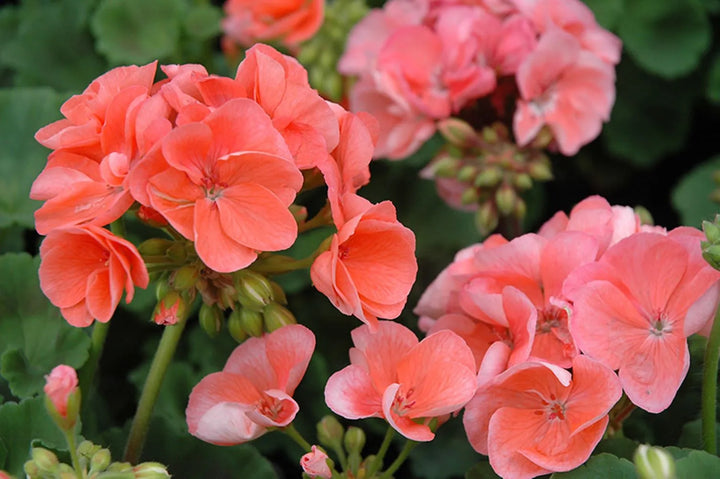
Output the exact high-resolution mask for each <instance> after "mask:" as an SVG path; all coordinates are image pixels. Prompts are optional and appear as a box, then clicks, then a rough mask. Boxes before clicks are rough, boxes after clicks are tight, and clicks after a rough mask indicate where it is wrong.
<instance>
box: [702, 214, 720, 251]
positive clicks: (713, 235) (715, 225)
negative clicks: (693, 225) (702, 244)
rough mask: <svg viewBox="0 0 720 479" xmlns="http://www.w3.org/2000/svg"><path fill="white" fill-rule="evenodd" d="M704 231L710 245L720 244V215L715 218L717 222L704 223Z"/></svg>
mask: <svg viewBox="0 0 720 479" xmlns="http://www.w3.org/2000/svg"><path fill="white" fill-rule="evenodd" d="M702 229H703V232H704V233H705V236H706V237H707V240H708V241H709V242H710V243H713V244H717V243H720V215H716V216H715V221H712V222H710V221H703V222H702Z"/></svg>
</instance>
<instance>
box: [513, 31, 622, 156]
mask: <svg viewBox="0 0 720 479" xmlns="http://www.w3.org/2000/svg"><path fill="white" fill-rule="evenodd" d="M614 83H615V70H614V68H613V65H611V64H609V63H607V62H604V61H602V60H601V59H600V58H598V57H597V56H596V55H594V54H592V53H591V52H589V51H587V50H583V49H582V47H581V45H580V43H579V42H578V40H577V39H576V38H575V37H573V36H572V35H570V34H569V33H566V32H565V31H563V30H559V29H552V30H549V31H547V32H546V33H545V34H543V36H542V37H540V41H539V42H538V45H537V48H536V49H535V51H533V52H532V53H531V54H530V55H528V56H527V58H526V59H525V61H524V62H523V63H522V64H521V65H520V67H519V68H518V71H517V85H518V89H519V90H520V96H521V98H520V99H518V101H517V109H516V111H515V116H514V118H513V130H514V132H515V137H516V139H517V142H518V144H519V145H520V146H524V145H527V144H528V143H530V141H532V139H533V138H535V136H536V135H537V134H538V132H539V131H540V129H541V128H542V127H543V126H547V127H548V128H549V129H550V131H551V132H552V133H553V136H554V138H555V141H556V142H557V145H558V148H559V150H560V152H561V153H562V154H564V155H567V156H572V155H574V154H576V153H577V152H578V150H579V149H580V147H581V146H583V145H585V144H586V143H588V142H590V141H591V140H593V139H595V137H597V136H598V135H599V134H600V130H601V128H602V123H603V122H604V121H607V120H608V119H609V118H610V110H611V108H612V105H613V103H614V101H615V85H614Z"/></svg>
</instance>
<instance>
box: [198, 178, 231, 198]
mask: <svg viewBox="0 0 720 479" xmlns="http://www.w3.org/2000/svg"><path fill="white" fill-rule="evenodd" d="M202 183H203V184H202V186H203V190H205V197H206V198H208V199H210V200H216V199H218V198H219V197H221V196H222V192H223V190H224V189H225V188H226V187H227V184H225V183H222V182H218V181H215V180H213V179H212V178H208V177H205V178H203V180H202Z"/></svg>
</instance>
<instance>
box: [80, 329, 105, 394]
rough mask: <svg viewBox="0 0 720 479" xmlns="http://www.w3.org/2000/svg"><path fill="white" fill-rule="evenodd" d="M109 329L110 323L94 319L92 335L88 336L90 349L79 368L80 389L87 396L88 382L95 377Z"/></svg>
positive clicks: (90, 382) (88, 390)
mask: <svg viewBox="0 0 720 479" xmlns="http://www.w3.org/2000/svg"><path fill="white" fill-rule="evenodd" d="M109 329H110V323H109V322H107V323H101V322H100V321H95V325H94V326H93V330H92V335H91V336H90V351H89V352H88V359H87V361H86V362H85V364H84V365H83V367H82V368H80V374H79V376H80V381H79V384H80V390H81V391H83V394H86V395H88V396H89V394H90V384H92V381H93V378H94V377H95V371H97V367H98V363H99V362H100V356H102V352H103V348H104V347H105V339H106V338H107V334H108V330H109Z"/></svg>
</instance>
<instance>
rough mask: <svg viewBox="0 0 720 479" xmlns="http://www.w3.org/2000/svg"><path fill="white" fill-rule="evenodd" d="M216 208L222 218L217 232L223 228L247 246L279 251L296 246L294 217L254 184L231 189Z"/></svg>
mask: <svg viewBox="0 0 720 479" xmlns="http://www.w3.org/2000/svg"><path fill="white" fill-rule="evenodd" d="M199 204H206V203H205V202H201V203H199ZM215 204H216V205H217V214H218V215H219V224H218V225H215V228H221V229H222V231H223V232H224V233H225V234H226V235H227V236H228V237H229V238H232V240H233V241H235V242H237V243H239V244H241V245H243V246H246V247H248V248H251V249H256V250H260V251H279V250H283V249H286V248H289V247H290V246H292V244H293V243H294V242H295V239H296V238H297V223H296V221H295V218H294V217H293V215H292V213H290V210H288V209H287V206H286V205H284V204H283V203H282V202H281V201H280V200H279V199H278V197H277V196H275V195H274V194H273V193H272V192H271V191H269V190H268V189H267V188H265V187H264V186H260V185H258V184H253V183H246V184H240V185H235V186H230V187H228V188H225V189H224V190H223V191H222V194H221V196H220V197H218V198H217V200H216V201H215ZM203 209H204V208H203ZM212 210H214V208H212ZM196 220H197V218H196ZM205 224H206V225H207V226H209V225H208V224H207V223H205ZM198 226H200V225H198ZM200 228H202V226H200ZM196 231H200V229H199V228H198V229H196ZM204 233H210V232H209V231H207V232H204Z"/></svg>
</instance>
